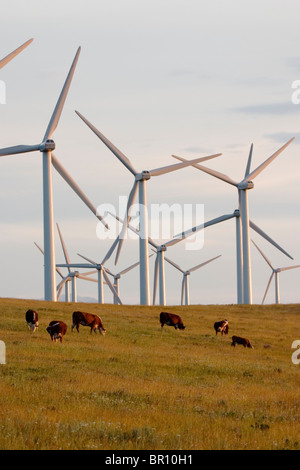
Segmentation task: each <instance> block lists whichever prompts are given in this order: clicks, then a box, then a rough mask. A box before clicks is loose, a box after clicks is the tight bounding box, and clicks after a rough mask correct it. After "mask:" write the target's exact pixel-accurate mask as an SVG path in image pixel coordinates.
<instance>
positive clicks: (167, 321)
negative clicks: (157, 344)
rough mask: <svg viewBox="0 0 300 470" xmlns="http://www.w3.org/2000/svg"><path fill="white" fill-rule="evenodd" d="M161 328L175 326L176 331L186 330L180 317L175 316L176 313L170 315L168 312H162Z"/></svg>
mask: <svg viewBox="0 0 300 470" xmlns="http://www.w3.org/2000/svg"><path fill="white" fill-rule="evenodd" d="M159 320H160V324H161V327H163V326H164V325H168V326H174V328H175V330H177V329H179V330H184V329H185V326H184V325H183V322H182V320H181V318H180V316H179V315H175V313H168V312H161V314H160V316H159Z"/></svg>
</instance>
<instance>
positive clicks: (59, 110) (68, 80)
mask: <svg viewBox="0 0 300 470" xmlns="http://www.w3.org/2000/svg"><path fill="white" fill-rule="evenodd" d="M80 50H81V47H78V49H77V52H76V55H75V58H74V60H73V63H72V65H71V68H70V71H69V73H68V76H67V78H66V81H65V84H64V86H63V88H62V90H61V93H60V95H59V98H58V101H57V103H56V106H55V108H54V111H53V114H52V116H51V119H50V121H49V124H48V127H47V130H46V133H45V135H44V139H43V142H45V141H46V140H47V139H49V138H50V137H51V135H52V134H53V132H54V131H55V129H56V127H57V124H58V121H59V119H60V115H61V113H62V110H63V107H64V104H65V101H66V98H67V95H68V91H69V88H70V85H71V81H72V78H73V75H74V72H75V68H76V65H77V62H78V58H79V54H80Z"/></svg>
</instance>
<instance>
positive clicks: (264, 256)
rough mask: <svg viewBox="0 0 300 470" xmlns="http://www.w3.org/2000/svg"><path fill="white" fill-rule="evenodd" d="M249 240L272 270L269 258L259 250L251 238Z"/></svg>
mask: <svg viewBox="0 0 300 470" xmlns="http://www.w3.org/2000/svg"><path fill="white" fill-rule="evenodd" d="M251 241H252V243H253V245H254V246H255V247H256V249H257V250H258V251H259V252H260V254H261V256H262V257H263V258H264V259H265V260H266V262H267V263H268V265H269V266H270V268H271V269H272V271H273V270H274V268H273V266H272V263H271V261H270V260H269V258H267V256H266V255H265V254H264V253H263V252H262V251H261V249H260V248H259V247H258V246H257V245H256V243H255V242H254V241H253V240H251Z"/></svg>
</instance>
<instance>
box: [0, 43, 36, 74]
mask: <svg viewBox="0 0 300 470" xmlns="http://www.w3.org/2000/svg"><path fill="white" fill-rule="evenodd" d="M32 41H33V39H29V41H26V42H24V44H22V46H20V47H18V48H17V49H15V50H14V51H13V52H11V53H10V54H8V55H7V56H6V57H4V58H3V59H1V60H0V69H2V68H3V67H4V66H5V65H6V64H8V62H10V61H11V60H12V59H13V58H14V57H16V56H17V55H18V54H20V52H22V51H23V50H24V49H25V48H26V47H27V46H29V44H31V43H32Z"/></svg>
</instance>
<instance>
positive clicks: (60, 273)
mask: <svg viewBox="0 0 300 470" xmlns="http://www.w3.org/2000/svg"><path fill="white" fill-rule="evenodd" d="M33 243H34V244H35V246H36V247H37V248H38V249H39V250H40V252H41V253H42V255H43V256H44V250H42V248H41V247H40V246H39V245H38V244H37V243H36V242H33ZM55 269H56V272H57V274H59V276H60V277H61V278H62V279H63V278H64V275H63V273H62V272H61V270H60V269H59V268H58V267H57V266H56V268H55Z"/></svg>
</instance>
